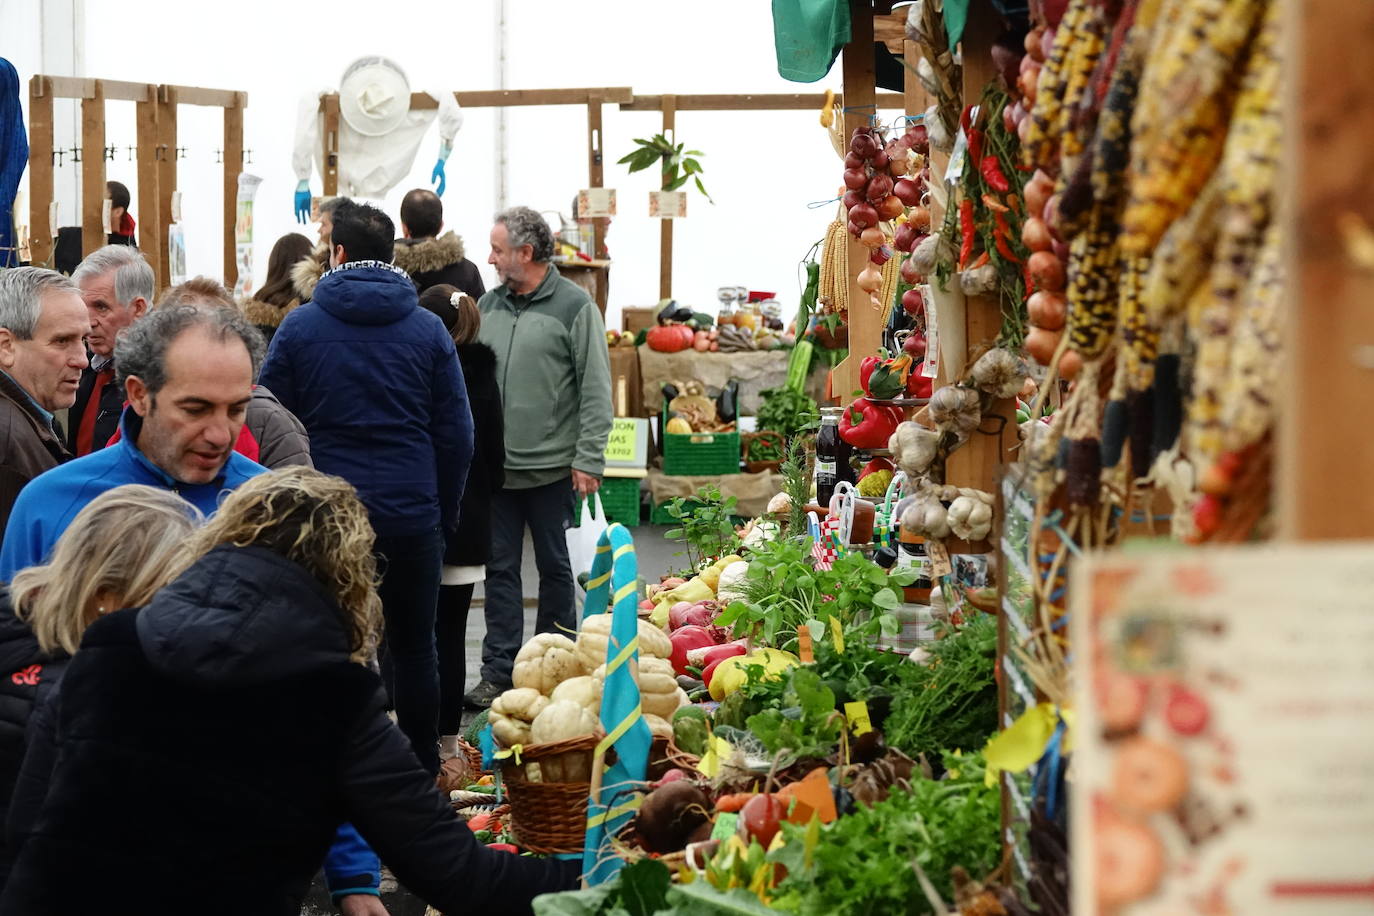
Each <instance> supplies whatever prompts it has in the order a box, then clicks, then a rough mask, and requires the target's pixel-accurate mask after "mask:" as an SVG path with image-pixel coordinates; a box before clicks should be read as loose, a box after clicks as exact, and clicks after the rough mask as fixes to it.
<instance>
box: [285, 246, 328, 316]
mask: <svg viewBox="0 0 1374 916" xmlns="http://www.w3.org/2000/svg"><path fill="white" fill-rule="evenodd" d="M328 269H329V246H328V245H326V244H325V243H324V242H318V243H316V245H315V249H314V250H313V251H311V252H310V254H308V255H306V256H305V257H303V258H301V259H300V260H299V261H297V262H296V266H295V267H293V268H291V284H292V285H293V286H295V287H296V295H297V296H298V297H300V301H301V302H309V301H310V297H311V296H313V295H315V284H316V283H319V282H320V277H322V276H324V272H325V271H326V270H328Z"/></svg>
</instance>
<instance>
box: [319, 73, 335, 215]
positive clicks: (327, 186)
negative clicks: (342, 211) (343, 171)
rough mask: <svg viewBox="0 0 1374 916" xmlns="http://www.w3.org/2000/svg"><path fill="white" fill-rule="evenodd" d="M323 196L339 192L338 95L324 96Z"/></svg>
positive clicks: (333, 195) (330, 195)
mask: <svg viewBox="0 0 1374 916" xmlns="http://www.w3.org/2000/svg"><path fill="white" fill-rule="evenodd" d="M323 133H324V136H323V137H322V138H321V140H322V142H323V143H324V196H325V197H337V196H338V194H339V96H338V94H337V93H333V92H331V93H330V94H329V95H327V96H325V97H324V131H323Z"/></svg>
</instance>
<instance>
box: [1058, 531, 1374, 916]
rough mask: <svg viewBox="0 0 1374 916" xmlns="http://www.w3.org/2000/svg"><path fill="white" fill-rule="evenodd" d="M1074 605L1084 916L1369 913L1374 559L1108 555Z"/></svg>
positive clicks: (1347, 553) (1090, 571) (1295, 552)
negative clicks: (1101, 915) (1100, 915)
mask: <svg viewBox="0 0 1374 916" xmlns="http://www.w3.org/2000/svg"><path fill="white" fill-rule="evenodd" d="M1071 592H1072V594H1073V600H1074V605H1073V609H1072V625H1073V628H1074V634H1073V640H1074V641H1073V645H1074V649H1075V658H1074V664H1075V668H1074V678H1075V682H1076V697H1077V701H1076V709H1077V718H1076V726H1075V743H1076V749H1075V751H1074V756H1073V764H1072V766H1073V771H1072V778H1071V784H1072V792H1073V819H1074V822H1073V825H1072V831H1071V834H1072V837H1073V875H1074V906H1073V912H1074V913H1075V914H1083V916H1095V914H1103V916H1107V914H1111V916H1183V914H1206V916H1231V914H1235V916H1240V914H1245V916H1254V914H1274V916H1345V914H1351V916H1353V914H1357V913H1359V914H1368V913H1371V912H1374V847H1372V843H1371V841H1374V544H1369V543H1365V544H1353V543H1352V544H1321V545H1292V546H1257V547H1234V548H1218V549H1199V550H1190V551H1186V552H1183V551H1179V552H1163V553H1158V554H1153V553H1146V554H1127V555H1121V554H1115V555H1106V556H1102V557H1097V558H1091V559H1089V560H1087V561H1085V562H1084V563H1083V564H1082V565H1081V566H1077V567H1076V568H1075V570H1074V585H1073V587H1072V589H1071Z"/></svg>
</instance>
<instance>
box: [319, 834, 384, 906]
mask: <svg viewBox="0 0 1374 916" xmlns="http://www.w3.org/2000/svg"><path fill="white" fill-rule="evenodd" d="M324 883H325V886H326V887H328V888H329V894H330V896H331V897H334V898H336V899H337V898H339V897H343V896H346V895H348V894H377V893H378V887H379V885H380V884H381V883H382V863H381V860H379V859H378V858H377V854H376V853H375V852H373V851H372V847H371V846H369V845H367V841H366V840H364V839H363V838H362V837H361V836H360V835H359V834H358V831H357V830H355V829H354V828H353V825H352V824H340V825H339V831H338V833H336V834H335V835H334V845H333V846H330V847H329V855H327V856H325V859H324Z"/></svg>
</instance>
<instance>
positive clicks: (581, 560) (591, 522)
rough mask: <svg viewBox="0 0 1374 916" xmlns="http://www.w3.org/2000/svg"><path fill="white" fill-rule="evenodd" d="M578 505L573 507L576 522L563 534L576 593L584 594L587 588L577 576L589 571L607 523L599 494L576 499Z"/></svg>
mask: <svg viewBox="0 0 1374 916" xmlns="http://www.w3.org/2000/svg"><path fill="white" fill-rule="evenodd" d="M578 505H579V506H581V508H580V509H578V508H577V507H576V506H575V507H574V509H573V515H574V517H573V521H574V522H576V524H575V525H574V526H573V527H571V528H569V529H568V530H567V531H566V532H565V533H564V534H565V536H566V537H567V539H568V566H569V568H570V569H571V570H572V575H573V580H574V581H576V582H577V594H578V595H579V596H585V595H586V594H587V589H586V588H585V587H584V586H583V584H582V582H581V581H580V580H579V578H578V577H579V576H581V575H582V574H583V573H587V572H590V571H591V568H592V562H593V561H594V560H595V559H596V545H597V543H598V542H599V541H600V540H601V535H602V533H603V532H605V530H606V527H607V524H608V523H607V521H606V511H605V510H604V509H603V508H602V507H601V496H600V494H598V493H593V494H592V495H591V496H589V497H587V498H586V499H583V500H578Z"/></svg>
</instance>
